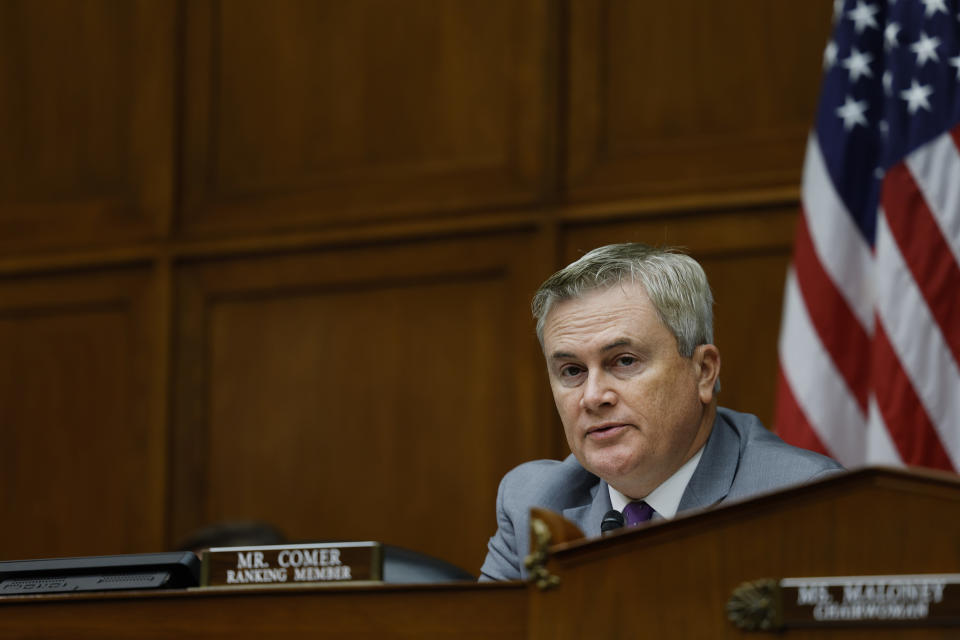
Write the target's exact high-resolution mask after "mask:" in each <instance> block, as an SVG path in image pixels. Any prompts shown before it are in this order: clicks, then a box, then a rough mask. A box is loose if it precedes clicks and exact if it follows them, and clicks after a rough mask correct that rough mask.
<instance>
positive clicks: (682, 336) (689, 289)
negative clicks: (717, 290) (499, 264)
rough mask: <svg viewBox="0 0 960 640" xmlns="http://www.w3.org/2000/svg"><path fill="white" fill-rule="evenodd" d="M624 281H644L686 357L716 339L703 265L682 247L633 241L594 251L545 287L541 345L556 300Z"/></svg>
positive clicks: (538, 302)
mask: <svg viewBox="0 0 960 640" xmlns="http://www.w3.org/2000/svg"><path fill="white" fill-rule="evenodd" d="M624 281H627V282H634V283H640V284H642V285H643V288H644V289H645V290H646V292H647V295H648V296H649V297H650V301H651V302H652V303H653V306H654V308H656V310H657V315H659V316H660V320H661V321H662V322H663V324H664V326H666V327H667V329H669V330H670V333H672V334H673V336H674V337H675V338H676V339H677V350H678V351H679V352H680V355H681V356H683V357H684V358H689V357H691V356H692V355H693V350H694V349H695V348H696V347H697V346H698V345H701V344H711V343H712V342H713V293H711V291H710V285H709V284H708V283H707V275H706V274H705V273H704V272H703V267H701V266H700V264H699V263H698V262H697V261H696V260H694V259H693V258H691V257H690V256H688V255H686V254H684V253H680V252H679V251H678V250H676V249H673V248H662V249H661V248H656V247H651V246H648V245H645V244H641V243H638V242H629V243H623V244H610V245H607V246H604V247H599V248H597V249H594V250H592V251H590V252H588V253H587V254H585V255H584V256H583V257H581V258H580V259H579V260H577V261H575V262H572V263H570V264H569V265H567V266H566V267H564V268H563V269H561V270H560V271H557V272H556V273H555V274H553V275H552V276H550V277H549V278H547V279H546V281H545V282H544V283H543V284H542V285H540V288H539V289H537V293H536V294H535V295H534V296H533V303H532V305H531V306H532V309H533V317H534V318H536V320H537V338H538V339H539V340H540V345H541V346H543V326H544V323H545V321H546V317H547V314H548V313H550V309H551V308H552V307H553V305H554V304H556V303H557V302H561V301H563V300H569V299H571V298H579V297H580V296H582V295H583V294H585V293H587V292H589V291H592V290H594V289H602V288H606V287H610V286H613V285H616V284H620V283H622V282H624Z"/></svg>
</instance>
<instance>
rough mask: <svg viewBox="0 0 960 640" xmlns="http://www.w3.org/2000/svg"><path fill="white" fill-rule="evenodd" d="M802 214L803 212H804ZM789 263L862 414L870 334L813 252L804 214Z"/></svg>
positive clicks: (819, 329) (868, 370) (811, 317)
mask: <svg viewBox="0 0 960 640" xmlns="http://www.w3.org/2000/svg"><path fill="white" fill-rule="evenodd" d="M804 213H805V212H804ZM795 243H796V244H795V248H794V257H793V263H794V268H795V269H796V272H797V283H798V284H799V286H800V291H801V292H802V293H803V298H804V301H805V302H806V308H807V312H808V314H809V315H810V320H811V322H812V323H813V326H814V327H815V329H816V332H817V334H818V335H819V336H820V341H821V343H822V344H823V346H824V348H825V349H826V350H827V353H829V354H830V357H831V358H832V359H833V362H834V364H835V365H836V366H837V370H838V371H839V373H840V375H841V376H843V379H844V380H845V381H846V383H847V386H848V387H849V388H850V390H851V392H852V393H853V395H854V397H855V398H856V400H857V402H858V403H859V405H860V409H861V410H862V411H863V413H864V414H866V413H867V394H868V391H869V385H868V382H869V377H870V375H869V374H870V366H869V365H870V363H869V362H868V361H867V360H866V359H865V358H863V357H862V356H861V355H860V354H863V353H867V352H868V351H869V350H870V336H869V335H867V332H866V331H865V330H864V329H863V327H862V326H861V325H860V323H859V322H858V321H857V318H856V316H854V315H853V312H852V311H851V310H850V307H849V306H848V305H847V303H846V301H845V300H844V298H843V296H842V295H841V294H840V292H839V290H838V289H837V287H836V286H835V285H834V282H833V280H831V279H830V276H829V275H827V272H826V271H825V270H824V269H823V266H822V264H821V263H820V261H819V260H817V257H816V255H814V251H813V244H812V240H811V238H810V234H809V233H808V227H807V224H806V216H805V215H801V216H800V219H799V220H798V221H797V231H796V241H795Z"/></svg>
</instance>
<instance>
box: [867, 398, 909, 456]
mask: <svg viewBox="0 0 960 640" xmlns="http://www.w3.org/2000/svg"><path fill="white" fill-rule="evenodd" d="M866 447H867V456H866V459H867V460H869V461H870V463H871V464H889V465H894V466H902V465H903V459H902V458H901V457H900V452H899V451H897V447H896V445H895V444H894V443H893V439H892V437H891V435H890V430H889V429H888V428H887V424H886V423H885V422H884V421H883V416H881V415H880V408H879V407H878V406H877V399H876V397H875V396H872V395H871V396H870V414H869V418H868V422H867V442H866Z"/></svg>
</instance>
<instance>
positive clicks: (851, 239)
mask: <svg viewBox="0 0 960 640" xmlns="http://www.w3.org/2000/svg"><path fill="white" fill-rule="evenodd" d="M802 197H803V207H804V209H805V211H806V217H807V226H808V228H809V230H810V238H811V240H812V244H813V246H814V249H815V251H816V255H817V258H818V259H819V260H820V262H821V263H822V265H823V269H824V271H826V272H827V273H828V274H829V275H830V279H831V280H832V281H833V282H834V283H836V285H837V288H838V289H839V291H840V293H841V294H842V295H843V297H844V299H845V300H846V301H847V305H848V307H849V308H850V310H851V311H852V312H853V313H854V315H856V317H857V318H858V319H859V321H860V324H861V326H863V328H864V329H865V330H866V331H867V332H869V331H871V329H872V328H873V299H872V298H871V296H870V291H869V289H864V288H863V287H861V286H860V284H861V283H863V282H866V281H867V280H868V279H869V278H870V273H871V271H872V262H873V257H872V255H871V249H870V245H869V244H867V242H866V240H864V238H863V236H862V235H861V234H860V230H859V228H858V227H857V226H856V224H854V222H853V218H852V217H851V215H850V213H849V212H848V211H847V209H846V206H845V205H844V204H843V200H841V199H840V197H839V196H838V195H837V192H836V189H834V186H833V181H832V179H831V178H830V174H829V173H828V172H827V167H826V163H824V161H823V156H822V155H821V150H820V145H819V143H818V142H817V137H816V135H813V134H811V135H810V137H809V138H808V139H807V155H806V159H805V161H804V168H803V192H802Z"/></svg>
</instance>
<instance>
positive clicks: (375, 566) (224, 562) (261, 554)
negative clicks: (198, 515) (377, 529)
mask: <svg viewBox="0 0 960 640" xmlns="http://www.w3.org/2000/svg"><path fill="white" fill-rule="evenodd" d="M202 571H203V572H202V579H201V582H200V584H201V586H204V587H220V586H241V585H242V586H259V585H278V584H286V585H290V584H309V583H325V582H341V583H342V582H359V581H370V580H374V581H376V580H382V578H383V549H382V547H381V545H380V543H379V542H323V543H315V544H277V545H264V546H257V547H215V548H212V549H208V550H206V551H204V552H203V570H202Z"/></svg>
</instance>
